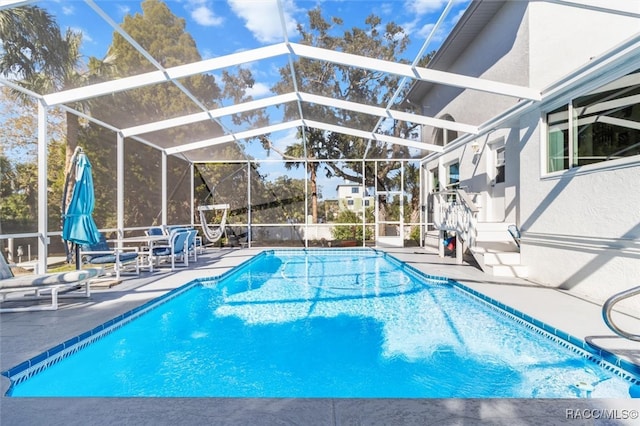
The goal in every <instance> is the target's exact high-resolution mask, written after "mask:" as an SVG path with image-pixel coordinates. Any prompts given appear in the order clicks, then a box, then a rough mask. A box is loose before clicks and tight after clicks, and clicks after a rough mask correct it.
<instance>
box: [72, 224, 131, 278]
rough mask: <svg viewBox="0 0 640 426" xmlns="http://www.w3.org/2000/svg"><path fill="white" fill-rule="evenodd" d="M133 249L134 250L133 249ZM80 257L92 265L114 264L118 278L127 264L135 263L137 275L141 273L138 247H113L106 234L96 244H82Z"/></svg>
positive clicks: (83, 261)
mask: <svg viewBox="0 0 640 426" xmlns="http://www.w3.org/2000/svg"><path fill="white" fill-rule="evenodd" d="M132 250H133V251H132ZM79 255H80V259H82V263H85V264H90V265H101V266H102V265H109V264H113V270H114V272H115V276H116V280H118V279H120V273H121V271H123V270H124V268H125V266H128V265H133V266H134V267H135V270H136V275H140V259H139V255H140V253H138V248H137V247H121V248H111V247H109V244H107V240H106V239H105V237H104V235H101V236H100V241H98V242H97V243H96V244H91V245H82V246H80V254H79Z"/></svg>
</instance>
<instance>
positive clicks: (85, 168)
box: [62, 150, 100, 245]
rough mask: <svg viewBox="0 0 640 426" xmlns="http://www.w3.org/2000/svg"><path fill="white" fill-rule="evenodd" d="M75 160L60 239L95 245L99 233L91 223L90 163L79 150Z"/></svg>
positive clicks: (92, 199)
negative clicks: (69, 198)
mask: <svg viewBox="0 0 640 426" xmlns="http://www.w3.org/2000/svg"><path fill="white" fill-rule="evenodd" d="M77 154H78V157H77V159H76V161H77V162H76V181H75V185H74V187H73V194H72V196H71V201H70V202H69V205H68V206H67V209H66V211H65V213H64V222H63V224H62V239H63V240H65V241H69V242H72V243H76V244H78V245H82V244H96V243H97V242H98V241H100V231H98V227H97V226H96V223H95V222H94V221H93V216H92V215H93V208H94V206H95V196H94V193H93V176H92V175H91V163H90V162H89V159H88V158H87V156H86V155H85V153H84V152H83V151H82V150H80V151H79V152H78V153H77Z"/></svg>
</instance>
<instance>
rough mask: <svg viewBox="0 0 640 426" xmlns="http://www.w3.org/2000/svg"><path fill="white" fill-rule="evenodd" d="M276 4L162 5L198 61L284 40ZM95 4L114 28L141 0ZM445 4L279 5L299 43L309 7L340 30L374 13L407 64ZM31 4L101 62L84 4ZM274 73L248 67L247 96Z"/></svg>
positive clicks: (97, 29) (438, 0)
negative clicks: (396, 36)
mask: <svg viewBox="0 0 640 426" xmlns="http://www.w3.org/2000/svg"><path fill="white" fill-rule="evenodd" d="M276 1H277V0H175V1H166V2H165V3H166V4H167V5H168V6H169V8H170V9H171V11H172V12H173V13H174V14H175V15H177V16H179V17H182V18H184V19H185V21H186V30H187V32H189V33H190V34H191V35H192V37H193V38H194V39H195V41H196V45H197V48H198V50H199V52H200V54H201V56H202V57H203V59H208V58H213V57H218V56H223V55H227V54H230V53H235V52H239V51H243V50H248V49H252V48H256V47H262V46H267V45H271V44H275V43H280V42H282V41H284V37H283V28H282V24H281V20H280V16H279V12H278V8H277V6H276ZM95 3H96V4H97V5H98V7H99V8H101V9H102V10H103V11H104V12H105V13H106V14H107V15H108V16H109V17H110V18H111V19H112V20H113V21H114V22H116V23H121V22H122V21H123V19H124V17H125V16H126V15H127V14H135V13H140V12H141V8H140V3H141V2H140V1H121V0H115V1H114V0H109V1H100V0H97V1H95ZM447 3H448V0H383V1H364V0H314V1H302V0H281V4H282V6H283V12H284V19H285V21H286V27H287V32H288V37H289V40H290V41H293V42H296V41H298V39H299V37H298V35H297V31H296V26H297V25H298V24H299V23H302V24H303V25H306V23H307V15H306V14H307V11H308V10H309V9H312V8H316V7H320V8H321V10H322V11H323V16H325V18H328V17H330V16H338V17H340V18H342V19H343V20H344V28H351V27H364V25H365V24H364V21H365V19H366V17H367V16H368V15H369V14H375V15H377V16H379V17H380V18H381V19H382V21H383V22H388V21H393V22H395V23H396V24H398V25H400V26H401V27H403V28H404V29H405V31H406V33H407V34H408V35H409V38H410V40H411V45H410V47H409V49H408V50H407V52H405V54H404V55H403V58H404V59H407V60H409V61H413V60H414V59H415V58H416V55H417V54H418V52H419V51H420V49H421V47H422V45H423V43H424V42H425V40H426V38H427V36H428V35H429V34H430V32H431V30H432V28H433V26H434V24H435V22H436V20H437V19H438V17H439V16H440V13H441V12H442V10H443V9H444V7H445V6H446V4H447ZM468 3H469V0H455V2H454V6H453V7H452V9H451V10H450V12H449V14H448V17H447V19H446V20H445V22H444V23H443V24H442V25H441V30H440V31H439V32H438V33H437V34H435V35H434V37H432V39H431V41H430V43H429V47H428V48H427V51H431V50H434V49H436V48H437V47H438V46H439V44H440V43H441V42H442V40H443V39H444V37H445V36H446V35H447V34H448V32H449V31H450V29H451V28H452V27H453V25H454V24H455V22H457V20H458V18H459V17H460V15H461V14H462V13H463V12H464V9H465V8H466V6H467V5H468ZM35 4H36V5H39V6H41V7H44V8H46V9H47V10H49V11H50V12H51V13H52V14H53V15H54V16H55V17H56V19H57V20H58V23H59V24H60V26H61V27H62V28H63V29H66V28H71V29H73V30H75V31H79V32H81V33H82V35H83V48H82V51H83V53H84V55H86V57H89V56H95V57H97V58H103V57H105V55H106V52H107V48H108V46H109V45H110V44H111V40H112V34H113V29H112V28H111V27H109V26H108V25H107V24H106V23H105V22H103V21H102V20H101V19H100V18H99V17H98V15H97V13H96V12H95V11H94V10H92V9H91V8H90V7H89V6H87V5H86V4H85V3H84V2H82V1H63V0H54V1H46V2H37V3H35ZM249 66H250V67H251V66H252V64H250V65H249ZM273 68H274V67H273V66H271V67H267V68H266V69H259V68H252V71H253V72H254V74H255V77H256V80H257V84H256V85H255V86H254V89H253V92H252V95H253V96H254V97H257V98H258V97H261V96H265V95H267V94H269V93H270V92H269V87H271V85H272V84H273V83H274V82H275V81H277V79H278V77H279V75H278V74H277V70H276V69H273Z"/></svg>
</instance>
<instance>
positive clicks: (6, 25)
mask: <svg viewBox="0 0 640 426" xmlns="http://www.w3.org/2000/svg"><path fill="white" fill-rule="evenodd" d="M0 42H1V43H2V52H3V53H2V56H0V74H3V75H4V76H9V75H13V76H14V78H16V79H28V78H32V77H33V76H34V75H36V74H38V73H43V74H45V75H52V74H55V73H56V72H57V70H59V69H60V68H62V67H64V64H65V59H66V58H65V57H64V55H61V54H60V53H61V52H60V50H59V48H60V28H59V27H58V24H57V22H56V20H55V18H54V17H53V16H51V15H50V14H49V13H48V12H47V11H45V10H43V9H40V8H39V7H36V6H26V7H16V8H10V9H3V10H0Z"/></svg>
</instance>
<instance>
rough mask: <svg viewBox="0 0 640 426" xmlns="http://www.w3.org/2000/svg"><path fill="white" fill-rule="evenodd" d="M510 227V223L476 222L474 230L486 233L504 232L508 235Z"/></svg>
mask: <svg viewBox="0 0 640 426" xmlns="http://www.w3.org/2000/svg"><path fill="white" fill-rule="evenodd" d="M509 225H511V223H510V222H477V223H476V229H477V230H478V231H488V232H500V231H504V232H506V233H509V231H508V228H509Z"/></svg>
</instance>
